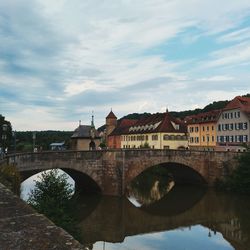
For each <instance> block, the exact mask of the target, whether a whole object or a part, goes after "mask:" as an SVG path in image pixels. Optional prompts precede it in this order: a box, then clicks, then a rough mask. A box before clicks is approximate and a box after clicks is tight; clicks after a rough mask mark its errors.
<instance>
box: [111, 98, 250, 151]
mask: <svg viewBox="0 0 250 250" xmlns="http://www.w3.org/2000/svg"><path fill="white" fill-rule="evenodd" d="M249 126H250V98H249V97H240V96H237V97H235V98H234V99H233V100H232V101H230V102H229V103H228V104H227V105H226V107H225V108H224V109H221V110H213V111H210V112H206V113H200V114H197V115H193V116H188V117H186V118H185V119H184V120H183V121H182V120H179V119H177V118H174V117H173V116H172V115H171V114H170V113H169V112H168V111H166V112H164V113H157V114H152V115H150V116H148V117H144V118H141V119H139V120H129V119H122V120H119V121H118V120H117V117H116V116H115V114H114V113H113V112H112V111H111V112H110V113H109V114H108V116H107V117H106V141H107V146H108V148H116V149H117V148H124V149H126V148H144V147H150V148H152V149H197V150H230V151H231V150H233V151H239V150H240V151H243V150H245V145H249V144H250V128H249Z"/></svg>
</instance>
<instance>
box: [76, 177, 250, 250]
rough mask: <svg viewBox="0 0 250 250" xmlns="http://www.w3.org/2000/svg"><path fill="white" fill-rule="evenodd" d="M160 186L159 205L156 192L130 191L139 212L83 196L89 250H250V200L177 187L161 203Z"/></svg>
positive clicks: (120, 202) (112, 200) (82, 229)
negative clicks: (148, 195) (149, 195)
mask: <svg viewBox="0 0 250 250" xmlns="http://www.w3.org/2000/svg"><path fill="white" fill-rule="evenodd" d="M155 183H156V180H154V182H153V186H154V187H155V188H154V190H157V191H156V192H155V194H154V195H153V197H156V199H153V200H154V203H152V202H148V200H152V198H148V197H147V196H146V193H147V194H152V192H151V191H150V192H148V191H144V193H143V194H141V193H140V192H139V191H140V190H138V189H134V190H132V189H131V190H130V191H131V192H130V195H131V196H132V194H133V195H136V198H135V200H137V201H138V203H139V202H140V204H139V205H140V206H141V207H139V208H138V207H135V206H134V205H133V204H132V203H131V202H129V201H128V200H127V199H126V198H116V197H104V196H79V197H78V199H77V203H74V209H75V218H76V223H77V228H78V229H79V232H78V234H80V237H79V238H80V239H81V242H82V244H83V245H84V246H86V249H94V250H97V249H103V247H105V249H106V250H111V249H146V250H147V249H159V250H163V249H177V250H178V249H192V250H193V249H194V250H196V249H197V250H198V249H216V250H217V249H225V250H226V249H227V250H229V249H237V250H249V249H250V200H249V197H246V196H237V195H232V194H230V195H229V194H225V193H217V192H214V191H213V190H205V189H204V188H201V187H198V186H195V187H185V186H182V187H181V186H174V187H172V188H171V191H170V192H169V190H168V191H167V195H166V196H164V197H162V195H161V193H162V192H161V191H162V190H163V191H164V188H162V186H161V185H160V183H159V184H155ZM151 184H152V183H151ZM151 184H150V185H151ZM151 187H152V186H151ZM142 190H143V188H142ZM151 190H152V188H151ZM159 193H160V195H159ZM163 193H164V192H163ZM159 197H160V198H159ZM158 198H159V199H158ZM155 201H156V202H155ZM142 202H144V204H146V205H142Z"/></svg>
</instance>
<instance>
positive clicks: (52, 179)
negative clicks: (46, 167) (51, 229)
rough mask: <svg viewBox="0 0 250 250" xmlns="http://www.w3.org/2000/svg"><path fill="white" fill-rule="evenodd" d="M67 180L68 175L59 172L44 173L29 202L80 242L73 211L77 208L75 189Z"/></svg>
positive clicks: (36, 182)
mask: <svg viewBox="0 0 250 250" xmlns="http://www.w3.org/2000/svg"><path fill="white" fill-rule="evenodd" d="M67 179H68V178H67V176H66V174H59V172H58V170H50V171H45V172H43V173H42V174H41V176H40V177H39V179H38V180H36V181H35V187H34V189H33V190H31V192H30V194H29V198H28V200H27V202H28V203H29V204H30V205H31V206H32V207H34V208H35V209H36V210H37V211H38V212H39V213H43V214H45V215H46V216H47V217H48V218H49V219H50V220H52V221H53V222H54V223H55V224H56V225H57V226H60V227H62V228H64V229H65V230H66V231H68V232H69V233H71V234H72V235H73V236H74V237H75V238H77V239H78V240H80V239H79V234H78V229H77V227H76V220H75V219H74V211H73V209H72V208H74V207H75V205H74V199H72V196H73V187H72V185H71V184H69V182H68V181H67Z"/></svg>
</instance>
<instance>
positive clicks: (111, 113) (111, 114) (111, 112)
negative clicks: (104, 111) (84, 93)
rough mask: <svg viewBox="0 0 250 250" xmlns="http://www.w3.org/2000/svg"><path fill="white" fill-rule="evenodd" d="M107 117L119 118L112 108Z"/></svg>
mask: <svg viewBox="0 0 250 250" xmlns="http://www.w3.org/2000/svg"><path fill="white" fill-rule="evenodd" d="M107 118H113V119H117V117H116V116H115V114H114V113H113V111H112V110H111V111H110V112H109V114H108V115H107V117H106V119H107Z"/></svg>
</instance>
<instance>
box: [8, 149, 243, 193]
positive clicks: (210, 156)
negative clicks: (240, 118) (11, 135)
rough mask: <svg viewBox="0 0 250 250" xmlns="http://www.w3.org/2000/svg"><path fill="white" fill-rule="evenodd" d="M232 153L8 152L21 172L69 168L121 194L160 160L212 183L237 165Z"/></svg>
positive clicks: (155, 151) (10, 160)
mask: <svg viewBox="0 0 250 250" xmlns="http://www.w3.org/2000/svg"><path fill="white" fill-rule="evenodd" d="M237 155H239V153H233V152H208V151H189V150H151V149H146V150H145V149H141V150H106V151H104V150H97V151H58V152H54V151H50V152H38V153H26V154H17V155H10V156H8V157H7V158H6V160H7V161H8V163H15V164H16V165H17V168H18V169H19V171H20V172H25V171H31V170H45V169H53V168H61V169H72V170H75V171H78V172H81V173H84V174H86V175H88V176H89V177H90V178H92V179H93V180H94V181H95V182H96V183H97V184H98V186H99V187H100V189H101V190H102V193H103V194H106V195H118V196H121V195H123V194H124V193H125V187H126V186H127V184H128V183H129V182H130V181H131V180H132V179H134V178H135V177H136V176H137V175H138V174H139V173H141V172H142V171H144V170H145V169H147V168H149V167H151V166H154V165H159V164H163V163H176V164H180V166H188V167H189V168H190V169H193V170H194V171H196V172H198V173H199V174H200V175H201V176H202V177H203V178H204V179H205V180H206V182H207V183H208V185H213V183H214V181H215V180H216V179H217V178H222V177H224V176H226V175H227V174H229V173H230V171H232V169H233V168H234V167H235V166H236V164H237V160H236V159H235V156H237Z"/></svg>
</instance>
